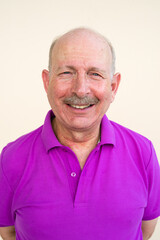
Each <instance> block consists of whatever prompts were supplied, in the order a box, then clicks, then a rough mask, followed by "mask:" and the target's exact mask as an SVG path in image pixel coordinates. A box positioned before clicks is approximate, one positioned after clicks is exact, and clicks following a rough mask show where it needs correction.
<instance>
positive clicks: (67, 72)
mask: <svg viewBox="0 0 160 240" xmlns="http://www.w3.org/2000/svg"><path fill="white" fill-rule="evenodd" d="M61 74H66V75H67V74H71V72H69V71H66V72H63V73H61Z"/></svg>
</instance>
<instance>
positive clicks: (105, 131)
mask: <svg viewBox="0 0 160 240" xmlns="http://www.w3.org/2000/svg"><path fill="white" fill-rule="evenodd" d="M54 116H55V115H54V113H53V112H52V110H50V111H49V112H48V113H47V116H46V118H45V121H44V125H43V127H42V135H41V136H42V140H43V143H44V146H45V149H46V151H47V152H48V151H49V150H50V149H51V148H54V147H62V146H63V145H62V144H61V143H60V142H59V141H58V139H57V138H56V136H55V134H54V132H53V129H52V119H53V118H54ZM115 143H116V140H115V132H114V128H113V126H112V124H111V122H110V121H109V120H108V118H107V116H106V115H104V116H103V118H102V121H101V141H100V145H104V144H112V145H115Z"/></svg>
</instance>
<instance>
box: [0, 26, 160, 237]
mask: <svg viewBox="0 0 160 240" xmlns="http://www.w3.org/2000/svg"><path fill="white" fill-rule="evenodd" d="M114 61H115V56H114V51H113V47H112V46H111V44H110V43H109V42H108V41H107V40H106V39H105V38H104V37H103V36H101V35H100V34H99V33H95V32H94V31H92V30H89V29H85V28H80V29H74V30H72V31H70V32H68V33H66V34H64V35H63V36H61V37H59V38H58V39H57V40H56V41H54V42H53V44H52V46H51V48H50V58H49V71H48V70H43V72H42V78H43V83H44V88H45V90H46V92H47V96H48V100H49V103H50V105H51V108H52V110H50V111H49V112H48V114H47V116H46V119H45V122H44V125H43V126H41V127H40V128H38V129H36V130H35V131H33V132H31V133H29V134H27V135H25V136H22V137H21V138H19V139H18V140H16V141H14V142H12V143H10V144H8V145H7V146H6V147H5V148H4V149H3V151H2V154H1V170H0V193H1V198H0V226H1V228H0V232H1V236H2V238H3V239H7V240H11V239H17V240H42V239H43V240H52V239H53V240H64V239H65V240H68V239H69V240H73V239H74V240H142V234H143V239H145V240H146V239H149V238H150V236H151V234H152V233H153V231H154V228H155V225H156V222H157V218H158V216H159V215H160V168H159V164H158V160H157V158H156V154H155V151H154V148H153V146H152V143H151V142H150V141H149V140H148V139H146V138H145V137H143V136H141V135H139V134H138V133H135V132H133V131H131V130H129V129H127V128H125V127H123V126H121V125H119V124H117V123H114V122H112V121H109V120H108V118H107V117H106V115H105V113H106V111H107V109H108V107H109V106H110V104H111V102H112V101H113V100H114V97H115V94H116V92H117V89H118V86H119V83H120V78H121V77H120V74H119V73H114ZM15 235H16V237H15Z"/></svg>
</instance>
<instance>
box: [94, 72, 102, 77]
mask: <svg viewBox="0 0 160 240" xmlns="http://www.w3.org/2000/svg"><path fill="white" fill-rule="evenodd" d="M92 75H93V76H96V77H101V75H100V74H98V73H92Z"/></svg>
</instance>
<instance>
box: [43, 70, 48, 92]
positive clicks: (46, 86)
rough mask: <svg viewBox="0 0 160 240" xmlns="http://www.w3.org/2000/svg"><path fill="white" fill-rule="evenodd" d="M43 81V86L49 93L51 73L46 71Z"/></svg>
mask: <svg viewBox="0 0 160 240" xmlns="http://www.w3.org/2000/svg"><path fill="white" fill-rule="evenodd" d="M42 79H43V85H44V89H45V91H46V93H47V91H48V86H49V71H48V70H46V69H44V70H43V71H42Z"/></svg>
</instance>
